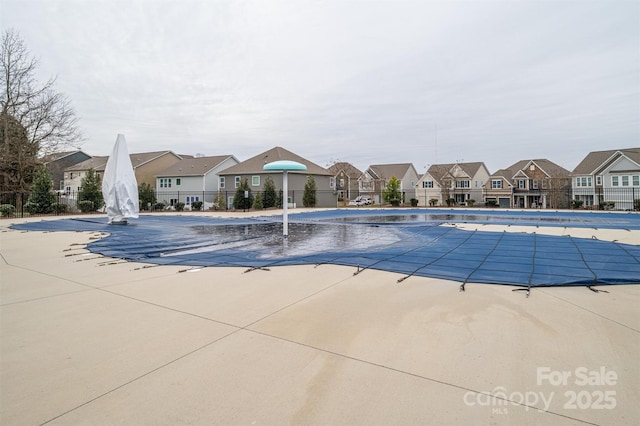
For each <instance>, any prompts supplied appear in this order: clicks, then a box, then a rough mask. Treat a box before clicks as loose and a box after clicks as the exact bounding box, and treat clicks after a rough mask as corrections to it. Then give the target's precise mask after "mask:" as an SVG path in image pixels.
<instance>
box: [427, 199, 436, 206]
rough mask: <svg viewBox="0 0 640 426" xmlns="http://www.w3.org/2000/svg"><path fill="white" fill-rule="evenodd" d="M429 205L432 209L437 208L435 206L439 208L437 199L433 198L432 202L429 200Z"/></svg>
mask: <svg viewBox="0 0 640 426" xmlns="http://www.w3.org/2000/svg"><path fill="white" fill-rule="evenodd" d="M429 205H430V206H431V207H435V206H437V205H438V199H437V198H432V199H430V200H429Z"/></svg>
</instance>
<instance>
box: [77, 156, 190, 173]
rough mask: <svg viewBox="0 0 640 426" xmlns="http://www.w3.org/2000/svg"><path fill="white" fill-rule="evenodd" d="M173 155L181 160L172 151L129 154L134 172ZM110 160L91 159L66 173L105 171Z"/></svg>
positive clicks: (106, 158) (97, 157)
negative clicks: (158, 159)
mask: <svg viewBox="0 0 640 426" xmlns="http://www.w3.org/2000/svg"><path fill="white" fill-rule="evenodd" d="M166 154H171V155H175V156H176V157H177V158H180V156H178V155H177V154H174V153H173V152H171V151H154V152H139V153H134V154H129V158H131V164H132V165H133V168H134V170H135V169H136V168H138V167H140V166H142V165H144V164H147V163H148V162H150V161H153V160H155V159H157V158H160V157H162V156H163V155H166ZM108 160H109V156H96V157H91V158H90V159H88V160H85V161H82V162H81V163H78V164H75V165H73V166H71V167H67V168H66V169H65V171H70V172H73V171H82V170H89V169H93V170H95V171H104V169H105V167H106V166H107V161H108Z"/></svg>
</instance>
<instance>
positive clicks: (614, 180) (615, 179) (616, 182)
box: [611, 176, 618, 186]
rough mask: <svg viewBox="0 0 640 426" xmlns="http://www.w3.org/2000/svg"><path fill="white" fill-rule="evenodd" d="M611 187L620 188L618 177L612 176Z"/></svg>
mask: <svg viewBox="0 0 640 426" xmlns="http://www.w3.org/2000/svg"><path fill="white" fill-rule="evenodd" d="M611 186H618V176H611Z"/></svg>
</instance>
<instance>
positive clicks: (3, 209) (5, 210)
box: [0, 204, 16, 217]
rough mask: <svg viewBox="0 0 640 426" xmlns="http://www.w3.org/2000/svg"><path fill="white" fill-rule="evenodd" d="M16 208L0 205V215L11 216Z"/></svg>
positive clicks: (9, 205)
mask: <svg viewBox="0 0 640 426" xmlns="http://www.w3.org/2000/svg"><path fill="white" fill-rule="evenodd" d="M15 212H16V208H15V206H14V205H13V204H0V215H2V216H3V217H7V216H13V214H14V213H15Z"/></svg>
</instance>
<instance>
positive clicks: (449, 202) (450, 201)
mask: <svg viewBox="0 0 640 426" xmlns="http://www.w3.org/2000/svg"><path fill="white" fill-rule="evenodd" d="M455 205H456V200H455V199H454V198H447V207H451V206H455Z"/></svg>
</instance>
